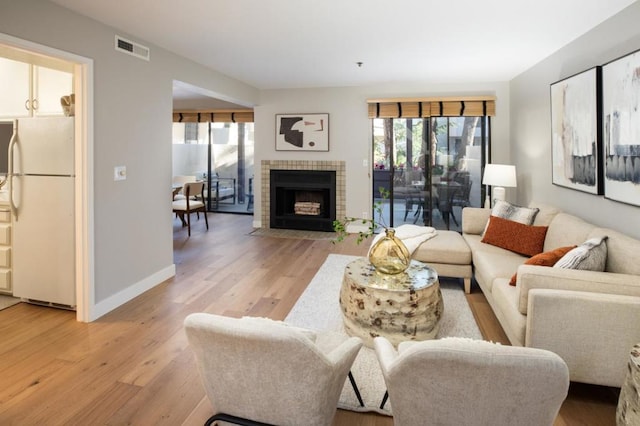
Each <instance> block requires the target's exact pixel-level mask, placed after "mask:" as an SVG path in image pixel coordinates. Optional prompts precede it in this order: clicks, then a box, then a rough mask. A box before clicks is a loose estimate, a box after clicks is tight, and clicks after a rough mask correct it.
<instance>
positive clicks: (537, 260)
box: [509, 246, 576, 286]
mask: <svg viewBox="0 0 640 426" xmlns="http://www.w3.org/2000/svg"><path fill="white" fill-rule="evenodd" d="M574 248H576V246H567V247H559V248H557V249H555V250H551V251H545V252H544V253H540V254H536V255H535V256H533V257H532V258H530V259H528V260H527V261H526V262H524V264H525V265H536V266H553V265H555V264H556V262H557V261H558V260H560V259H562V256H564V255H565V254H567V253H569V252H570V251H571V250H573V249H574ZM517 278H518V274H517V273H515V274H513V276H512V277H511V281H509V285H513V286H515V285H516V279H517Z"/></svg>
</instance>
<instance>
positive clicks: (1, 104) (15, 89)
mask: <svg viewBox="0 0 640 426" xmlns="http://www.w3.org/2000/svg"><path fill="white" fill-rule="evenodd" d="M72 92H73V74H72V73H69V72H65V71H59V70H56V69H53V68H48V67H43V66H39V65H32V64H29V63H26V62H21V61H15V60H12V59H8V58H4V57H0V93H2V97H0V118H19V117H33V116H50V115H64V111H63V110H62V106H61V105H60V98H61V97H62V96H65V95H70V94H71V93H72Z"/></svg>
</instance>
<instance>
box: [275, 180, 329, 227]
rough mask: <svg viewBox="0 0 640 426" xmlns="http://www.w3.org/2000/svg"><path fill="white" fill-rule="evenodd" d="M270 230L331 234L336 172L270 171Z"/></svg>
mask: <svg viewBox="0 0 640 426" xmlns="http://www.w3.org/2000/svg"><path fill="white" fill-rule="evenodd" d="M270 191H271V194H270V195H271V213H270V225H271V228H285V229H306V230H310V231H329V232H330V231H333V221H334V220H335V219H336V172H335V171H324V170H271V174H270Z"/></svg>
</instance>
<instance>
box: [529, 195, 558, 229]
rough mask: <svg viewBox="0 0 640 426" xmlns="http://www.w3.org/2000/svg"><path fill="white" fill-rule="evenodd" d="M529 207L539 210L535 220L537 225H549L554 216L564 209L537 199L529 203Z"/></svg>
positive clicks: (534, 222)
mask: <svg viewBox="0 0 640 426" xmlns="http://www.w3.org/2000/svg"><path fill="white" fill-rule="evenodd" d="M529 208H532V209H538V210H539V211H538V214H537V215H536V218H535V220H534V221H533V225H535V226H549V224H550V223H551V221H552V220H553V218H554V217H555V216H556V215H557V214H558V213H560V212H561V211H562V210H560V209H559V208H557V207H553V206H549V205H547V204H542V203H538V202H535V201H532V202H531V203H530V204H529Z"/></svg>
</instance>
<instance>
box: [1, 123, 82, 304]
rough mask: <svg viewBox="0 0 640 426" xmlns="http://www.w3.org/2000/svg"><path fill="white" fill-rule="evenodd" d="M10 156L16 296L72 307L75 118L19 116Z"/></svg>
mask: <svg viewBox="0 0 640 426" xmlns="http://www.w3.org/2000/svg"><path fill="white" fill-rule="evenodd" d="M8 157H9V167H8V169H9V170H8V171H9V173H8V178H9V193H10V196H9V202H10V207H11V213H12V228H13V233H12V256H11V257H12V259H11V260H12V262H11V263H12V268H11V269H12V282H13V295H14V296H15V297H21V298H23V299H26V300H27V301H30V302H33V303H44V304H49V305H51V306H57V307H62V308H73V307H75V305H76V291H75V287H76V286H75V220H74V209H75V207H74V204H75V203H74V187H75V182H74V181H75V173H74V119H73V117H48V118H44V117H43V118H24V119H18V120H15V121H14V132H13V136H12V138H11V142H10V143H9V153H8Z"/></svg>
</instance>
